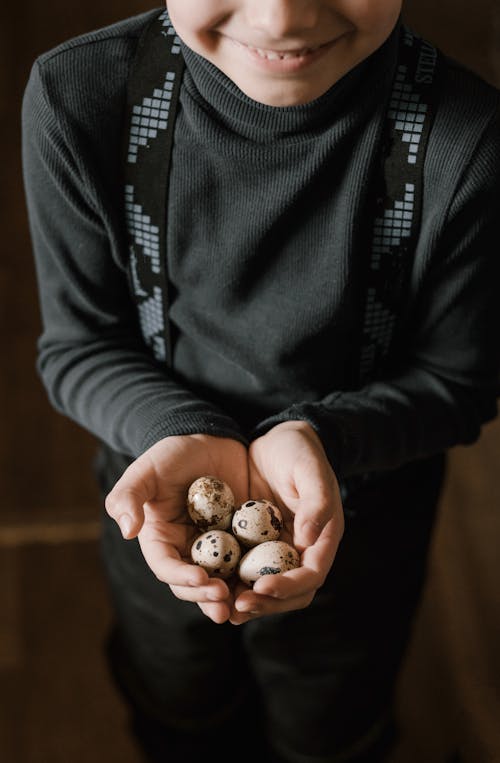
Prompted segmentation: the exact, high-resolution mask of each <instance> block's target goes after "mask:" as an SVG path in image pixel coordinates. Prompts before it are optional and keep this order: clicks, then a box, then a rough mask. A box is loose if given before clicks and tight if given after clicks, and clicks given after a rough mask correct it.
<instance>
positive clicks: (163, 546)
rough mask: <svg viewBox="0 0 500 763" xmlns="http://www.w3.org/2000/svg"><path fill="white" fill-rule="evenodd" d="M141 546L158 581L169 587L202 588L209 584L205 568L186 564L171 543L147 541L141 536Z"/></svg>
mask: <svg viewBox="0 0 500 763" xmlns="http://www.w3.org/2000/svg"><path fill="white" fill-rule="evenodd" d="M139 545H140V547H141V551H142V555H143V556H144V559H145V560H146V563H147V565H148V567H149V568H150V569H151V570H152V572H154V574H155V575H156V577H157V578H158V580H161V581H162V582H163V583H167V584H168V585H170V586H172V585H178V586H202V585H206V584H207V582H208V579H209V578H208V573H207V571H206V570H204V569H203V567H199V566H198V565H196V564H189V562H184V561H183V560H182V559H181V558H180V555H179V552H178V550H177V549H176V548H175V546H173V545H172V544H171V543H167V542H165V541H162V540H145V539H144V538H142V537H141V535H139Z"/></svg>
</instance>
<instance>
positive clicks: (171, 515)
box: [138, 435, 248, 571]
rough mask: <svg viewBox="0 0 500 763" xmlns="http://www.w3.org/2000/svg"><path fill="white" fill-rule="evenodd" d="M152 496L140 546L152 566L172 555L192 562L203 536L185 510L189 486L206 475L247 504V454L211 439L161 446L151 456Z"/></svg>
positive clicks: (234, 444)
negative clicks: (194, 546)
mask: <svg viewBox="0 0 500 763" xmlns="http://www.w3.org/2000/svg"><path fill="white" fill-rule="evenodd" d="M145 455H147V459H148V494H149V495H150V496H151V497H150V498H149V499H148V500H147V501H146V502H145V503H144V524H143V526H142V528H141V531H140V532H139V536H138V538H139V543H140V545H141V549H142V552H143V554H144V557H145V558H146V560H147V561H148V563H149V564H150V566H152V569H153V571H155V570H154V566H155V559H158V558H159V556H160V555H163V554H164V553H167V554H168V555H169V556H170V557H173V558H177V559H182V560H183V561H185V562H190V551H191V546H192V543H193V541H194V539H195V538H196V536H197V535H199V530H198V529H197V528H196V526H195V525H194V524H193V522H192V520H191V518H190V516H189V514H188V512H187V508H186V497H187V492H188V488H189V485H190V484H191V483H192V482H194V480H195V479H197V478H198V477H201V476H204V475H213V476H216V477H218V478H219V479H222V480H224V481H225V482H226V483H227V484H228V485H229V486H230V487H231V489H232V490H233V493H234V496H235V501H236V502H242V501H243V500H246V497H247V491H248V476H247V473H248V467H247V455H246V449H245V448H244V446H243V445H241V444H240V443H238V442H236V441H234V440H226V439H223V438H216V437H207V436H202V435H200V436H197V435H194V436H189V437H174V438H168V439H166V440H161V441H160V442H158V443H157V444H156V445H155V446H153V448H150V450H149V451H148V452H147V454H145Z"/></svg>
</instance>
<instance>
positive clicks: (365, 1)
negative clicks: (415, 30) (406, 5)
mask: <svg viewBox="0 0 500 763" xmlns="http://www.w3.org/2000/svg"><path fill="white" fill-rule="evenodd" d="M402 4H403V3H402V0H332V6H335V7H336V10H337V12H338V13H340V14H342V15H343V16H345V17H346V18H347V19H348V20H349V21H350V22H351V24H353V26H355V27H356V28H357V29H358V30H359V31H360V32H362V33H363V34H366V35H370V34H371V35H373V37H374V38H375V37H379V36H383V35H384V34H389V33H390V32H391V31H392V29H393V28H394V25H395V23H396V21H397V19H398V16H399V14H400V13H401V8H402Z"/></svg>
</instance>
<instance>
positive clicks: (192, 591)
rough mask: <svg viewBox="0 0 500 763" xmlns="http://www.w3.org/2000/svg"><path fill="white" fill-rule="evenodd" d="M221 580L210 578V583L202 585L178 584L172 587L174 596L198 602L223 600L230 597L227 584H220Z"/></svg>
mask: <svg viewBox="0 0 500 763" xmlns="http://www.w3.org/2000/svg"><path fill="white" fill-rule="evenodd" d="M218 583H219V581H215V580H213V581H212V580H210V581H209V583H208V585H202V586H177V585H171V586H170V588H171V590H172V593H173V594H174V596H177V598H178V599H182V600H183V601H193V602H196V603H198V604H201V603H207V602H214V601H215V602H217V601H219V602H223V601H225V600H226V599H227V598H228V597H229V590H228V588H227V586H222V585H218Z"/></svg>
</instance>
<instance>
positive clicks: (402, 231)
mask: <svg viewBox="0 0 500 763" xmlns="http://www.w3.org/2000/svg"><path fill="white" fill-rule="evenodd" d="M437 63H438V51H437V50H436V48H434V47H433V46H432V45H430V44H429V43H428V42H426V41H425V40H423V39H422V38H421V37H419V36H417V35H416V34H415V33H414V32H412V31H411V30H410V29H408V28H407V27H406V26H405V25H402V29H401V38H400V50H399V59H398V66H397V70H396V74H395V77H394V81H393V86H392V93H391V96H390V100H389V105H388V110H387V118H386V122H385V125H384V133H383V142H382V145H383V150H382V157H381V166H380V169H379V173H378V175H379V177H378V181H377V182H378V189H376V193H375V211H374V225H373V231H372V239H371V256H370V262H369V266H368V270H367V272H366V281H365V284H364V300H365V304H364V310H363V325H362V331H361V351H360V356H359V366H358V369H359V370H358V382H359V386H362V385H363V384H366V383H367V382H369V381H370V380H372V379H374V378H377V376H378V375H379V374H380V373H381V369H382V368H383V367H384V366H386V364H387V362H388V361H389V360H390V351H391V349H392V348H393V347H394V346H395V345H396V344H397V343H398V341H399V340H400V337H401V330H402V323H403V321H402V318H403V315H404V311H405V310H404V308H405V304H406V303H407V294H408V287H409V278H410V276H411V266H412V263H413V253H414V251H415V247H416V244H417V239H418V233H419V230H420V222H421V213H422V197H423V186H424V177H423V174H424V159H425V154H426V149H427V142H428V138H429V134H430V130H431V126H432V122H433V117H434V105H433V84H434V82H435V77H436V71H437ZM398 319H399V320H398Z"/></svg>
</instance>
